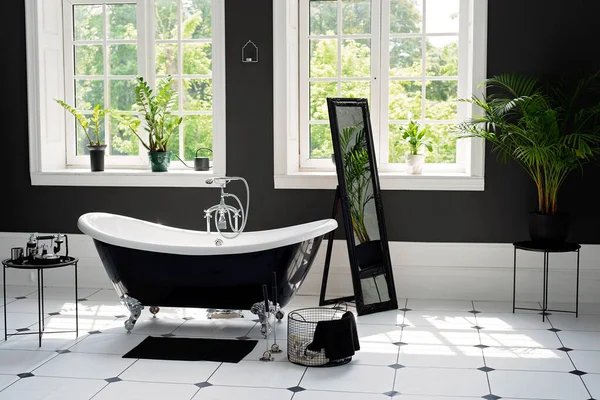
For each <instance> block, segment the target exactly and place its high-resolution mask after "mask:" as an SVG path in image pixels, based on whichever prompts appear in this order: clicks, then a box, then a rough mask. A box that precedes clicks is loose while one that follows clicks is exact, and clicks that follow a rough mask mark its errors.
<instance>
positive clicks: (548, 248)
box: [513, 241, 581, 321]
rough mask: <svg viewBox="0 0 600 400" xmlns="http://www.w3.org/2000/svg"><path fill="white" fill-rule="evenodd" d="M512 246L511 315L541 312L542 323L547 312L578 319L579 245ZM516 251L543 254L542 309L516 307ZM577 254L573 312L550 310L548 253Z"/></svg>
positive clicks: (530, 244) (524, 244) (522, 244)
mask: <svg viewBox="0 0 600 400" xmlns="http://www.w3.org/2000/svg"><path fill="white" fill-rule="evenodd" d="M513 246H514V278H513V313H514V312H515V310H532V311H541V312H542V321H545V320H546V315H547V311H553V312H562V313H571V314H575V317H576V318H577V317H579V251H580V249H581V245H579V244H577V243H560V244H555V245H554V244H543V243H541V244H540V243H537V242H531V241H525V242H516V243H513ZM517 250H525V251H534V252H538V253H544V285H543V293H542V297H543V300H542V308H541V309H539V308H526V307H516V306H515V303H516V292H517ZM569 252H576V253H577V276H576V287H575V311H573V310H552V309H549V308H548V273H549V269H548V265H549V258H550V253H569Z"/></svg>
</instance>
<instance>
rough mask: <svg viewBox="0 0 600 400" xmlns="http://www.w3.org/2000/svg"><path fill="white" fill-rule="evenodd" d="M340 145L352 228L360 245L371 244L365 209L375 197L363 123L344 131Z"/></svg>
mask: <svg viewBox="0 0 600 400" xmlns="http://www.w3.org/2000/svg"><path fill="white" fill-rule="evenodd" d="M340 144H341V147H342V154H343V165H344V175H345V178H346V186H347V187H348V196H349V201H350V214H351V217H352V227H353V229H354V233H355V234H356V237H357V239H358V241H359V242H360V243H365V242H369V241H370V238H369V233H368V231H367V228H366V226H365V207H366V206H367V204H368V203H369V201H371V200H372V199H373V196H374V195H373V188H372V186H371V168H370V166H369V153H368V152H367V145H366V137H365V129H364V127H363V126H362V123H361V124H358V125H354V126H350V127H347V128H344V129H342V133H341V135H340Z"/></svg>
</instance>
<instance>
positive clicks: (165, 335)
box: [160, 333, 175, 337]
mask: <svg viewBox="0 0 600 400" xmlns="http://www.w3.org/2000/svg"><path fill="white" fill-rule="evenodd" d="M160 336H162V337H173V336H175V335H173V334H172V333H165V334H163V335H160Z"/></svg>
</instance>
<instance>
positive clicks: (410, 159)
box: [396, 120, 433, 175]
mask: <svg viewBox="0 0 600 400" xmlns="http://www.w3.org/2000/svg"><path fill="white" fill-rule="evenodd" d="M400 133H402V139H404V141H405V142H406V143H407V144H408V146H409V153H408V154H407V155H406V173H407V174H412V175H419V174H421V173H422V172H423V164H425V154H423V149H424V148H426V149H427V150H429V151H433V146H432V145H431V143H429V141H428V140H427V139H426V138H425V136H426V135H427V127H425V128H421V127H420V126H419V123H418V122H415V121H413V120H411V121H410V122H409V123H408V125H407V126H405V127H401V128H400ZM398 144H400V141H398V142H396V145H398Z"/></svg>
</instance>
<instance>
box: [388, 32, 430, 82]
mask: <svg viewBox="0 0 600 400" xmlns="http://www.w3.org/2000/svg"><path fill="white" fill-rule="evenodd" d="M421 40H422V39H421V38H408V39H391V40H390V76H395V77H416V76H421V75H422V74H423V70H422V54H423V51H422V47H421Z"/></svg>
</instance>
